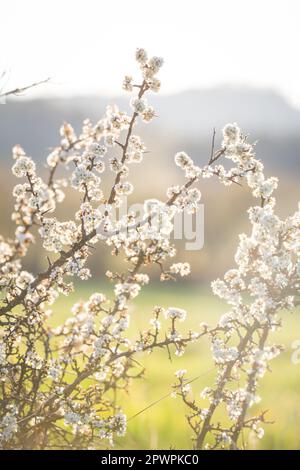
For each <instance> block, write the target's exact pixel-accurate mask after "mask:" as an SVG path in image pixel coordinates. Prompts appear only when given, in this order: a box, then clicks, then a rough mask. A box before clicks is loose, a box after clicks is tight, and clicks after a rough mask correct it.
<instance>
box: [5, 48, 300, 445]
mask: <svg viewBox="0 0 300 470" xmlns="http://www.w3.org/2000/svg"><path fill="white" fill-rule="evenodd" d="M136 60H137V62H138V63H139V66H140V70H141V75H142V78H141V81H140V82H139V83H136V82H135V81H134V80H133V78H132V77H130V76H126V77H125V79H124V82H123V88H124V90H126V91H128V92H130V93H134V96H133V97H132V99H131V101H130V104H131V108H132V113H131V114H130V115H128V114H127V113H125V112H122V111H120V110H119V109H118V108H117V107H116V106H109V107H108V108H107V110H106V114H105V116H104V118H103V119H101V120H100V121H98V122H97V123H96V124H93V123H92V122H90V120H85V121H84V123H83V127H82V132H81V134H80V135H76V134H75V132H74V130H73V128H72V127H71V125H70V124H67V123H65V124H63V126H62V127H61V129H60V134H61V141H60V144H59V146H57V147H56V148H55V149H54V150H52V152H51V153H50V155H48V157H47V169H48V176H47V178H46V179H45V178H42V177H40V176H38V173H37V169H36V165H35V163H34V161H33V160H32V159H31V158H30V157H29V156H28V155H26V153H25V151H24V150H23V149H22V148H21V147H20V146H16V147H15V148H14V149H13V158H14V160H15V162H14V165H13V167H12V171H13V174H14V175H15V176H16V177H17V178H20V179H22V182H21V183H20V184H17V185H16V186H15V187H14V190H13V195H14V198H15V207H14V212H13V215H12V218H13V220H14V221H15V223H16V226H17V228H16V231H15V236H14V238H13V239H4V238H3V237H1V238H0V270H1V281H0V286H1V292H2V300H1V303H2V305H1V307H0V327H1V336H0V338H1V339H0V376H1V387H0V395H1V409H0V443H1V447H2V448H4V449H9V448H15V449H23V448H24V449H28V448H34V449H49V448H74V449H76V448H87V447H90V448H97V447H101V446H103V445H104V446H112V445H113V443H114V440H115V437H116V436H123V435H124V434H125V432H126V416H125V414H124V413H123V411H122V410H121V408H120V406H119V402H118V396H119V394H118V392H119V391H120V390H127V389H128V387H129V386H130V380H131V379H133V378H137V377H140V375H141V373H140V372H139V371H137V370H136V367H135V364H136V360H135V357H136V355H137V354H138V353H139V352H140V351H147V352H153V351H155V350H156V349H161V348H166V349H167V352H168V354H170V351H175V354H176V355H182V354H183V353H184V351H185V348H186V347H187V345H188V344H189V343H190V342H193V341H196V340H198V339H200V338H201V337H202V336H206V335H209V336H210V338H211V341H212V351H213V357H214V360H215V363H216V368H217V370H218V376H217V381H216V387H215V388H211V389H205V391H204V392H203V397H205V398H207V399H208V400H209V402H210V404H209V406H208V408H204V407H202V406H199V405H198V404H196V402H195V401H193V400H192V399H191V398H190V395H189V390H190V387H189V384H188V383H187V381H186V379H185V371H179V372H178V373H177V378H178V384H176V386H175V391H176V392H177V393H178V394H180V395H181V396H182V398H183V400H184V401H185V403H186V404H187V406H189V407H190V409H191V415H190V416H189V418H188V420H189V423H190V425H191V427H192V429H193V431H194V433H195V447H196V448H202V446H203V444H204V443H205V440H206V437H207V436H208V435H211V434H212V435H213V437H214V443H213V444H212V445H211V446H212V447H213V448H216V447H219V446H227V447H231V448H236V447H238V446H239V437H240V434H241V431H242V430H243V429H244V428H251V429H254V430H255V431H256V432H257V434H258V435H261V434H262V431H261V429H260V428H259V427H258V423H259V422H260V421H264V414H261V415H260V416H259V417H257V418H251V419H248V418H247V417H246V412H247V410H248V408H249V406H250V405H251V404H252V403H255V402H256V401H257V399H258V397H257V395H256V386H257V379H258V377H259V376H261V375H262V374H263V373H264V371H265V370H266V368H267V361H268V360H269V359H271V358H272V357H274V356H275V355H276V354H278V352H279V348H278V347H276V346H267V345H266V341H267V338H268V335H269V332H270V331H271V330H274V329H276V328H277V327H278V326H279V324H280V321H279V319H278V318H277V316H276V312H277V311H278V310H279V309H281V308H283V307H288V308H292V307H293V305H294V304H295V295H296V292H297V291H298V290H299V271H300V268H299V266H300V264H299V211H298V212H296V214H295V215H294V216H292V217H290V218H288V219H287V220H285V221H282V220H280V219H279V218H278V217H277V216H276V215H275V214H274V206H275V200H274V198H273V197H272V192H273V190H274V189H275V188H276V186H277V180H276V179H275V178H269V179H265V177H264V175H263V165H262V163H261V162H259V161H258V160H257V159H256V158H255V155H254V150H253V146H251V145H250V144H248V143H247V140H246V138H245V137H244V136H243V135H242V134H241V132H240V130H239V128H238V127H237V126H236V125H227V126H226V127H225V128H224V130H223V135H224V140H223V145H222V148H221V149H220V150H218V151H216V152H215V151H214V149H213V151H212V154H211V156H210V159H209V162H208V164H207V165H205V166H204V167H203V168H200V167H198V166H196V165H195V164H194V162H193V160H192V159H191V158H190V157H189V156H188V155H187V154H186V153H184V152H179V153H178V154H176V156H175V163H176V165H178V166H179V167H180V168H181V169H182V171H183V175H184V177H185V182H184V183H183V184H182V185H181V186H179V185H176V186H172V187H171V188H168V189H167V191H166V196H167V198H166V200H165V201H159V200H156V199H151V200H148V201H145V202H144V213H143V215H142V217H141V216H140V215H137V214H136V213H134V212H133V211H128V212H127V213H126V214H125V216H122V217H121V218H119V219H116V217H115V210H116V208H120V207H122V205H123V203H124V197H127V196H129V195H130V194H131V193H132V192H133V190H134V188H133V185H132V183H131V182H130V181H129V172H130V168H131V166H132V165H133V164H134V163H141V162H142V160H143V158H144V156H145V152H146V148H145V145H144V143H143V142H142V140H141V138H140V137H139V136H138V135H136V134H134V129H135V125H136V124H137V123H138V122H139V121H141V120H142V121H144V122H149V121H151V120H152V119H153V118H154V117H155V111H154V109H153V108H152V106H150V105H149V104H148V101H147V99H146V97H145V96H146V94H147V93H148V92H151V91H152V92H157V91H159V88H160V81H159V79H158V78H157V74H158V72H159V70H160V68H161V66H162V65H163V60H162V59H161V58H159V57H152V58H148V56H147V53H146V51H145V50H144V49H138V50H137V52H136ZM135 92H136V93H135ZM223 157H225V158H227V159H229V160H230V162H231V168H230V169H229V170H226V169H225V167H224V166H222V165H220V164H217V161H218V160H219V159H221V158H223ZM59 168H60V169H61V170H63V171H65V173H66V177H64V178H58V176H57V171H58V169H59ZM109 172H110V173H112V174H113V183H112V186H111V188H110V190H109V191H108V193H107V194H106V193H105V191H104V189H103V186H102V183H101V179H102V178H103V175H104V174H105V173H109ZM212 176H216V177H217V178H218V179H219V181H220V182H221V183H222V184H225V185H230V184H233V183H239V181H240V180H241V179H242V178H245V179H246V181H247V183H248V185H249V187H250V188H251V189H252V192H253V195H254V197H257V198H259V199H260V201H261V205H260V206H259V207H253V208H251V209H250V211H249V214H250V221H251V224H252V226H253V230H252V234H251V236H249V237H247V236H246V235H242V236H241V239H240V246H239V249H238V252H237V254H236V262H237V264H238V267H237V269H233V270H231V271H229V272H228V273H226V275H225V278H224V281H220V280H218V281H215V282H214V283H213V290H214V292H215V293H216V294H218V295H219V296H221V297H222V298H224V299H226V300H227V301H228V303H229V304H230V305H231V306H232V308H231V311H230V312H228V313H227V314H225V315H224V316H223V317H222V318H221V320H220V322H219V324H218V325H217V326H216V327H215V328H214V329H209V328H208V327H207V326H204V327H203V329H202V330H201V331H200V332H192V331H188V332H186V333H182V332H181V331H180V330H179V327H178V323H179V322H183V321H184V320H185V318H186V315H187V312H186V311H185V310H183V309H180V308H177V307H172V306H170V307H168V308H166V309H164V308H162V307H160V306H157V307H154V308H153V312H152V315H151V317H150V319H149V328H148V329H147V330H145V331H143V332H141V333H140V335H139V337H137V338H135V339H134V340H132V339H131V340H130V339H129V337H128V331H127V330H128V327H129V323H130V315H129V303H130V301H131V300H132V299H134V298H136V297H137V296H138V295H139V294H140V293H141V292H142V289H143V286H144V285H145V284H148V283H149V280H150V279H149V276H148V274H147V273H145V272H142V271H144V270H145V269H146V268H147V267H148V266H149V265H157V267H158V268H159V270H160V273H161V280H162V281H163V280H169V279H173V278H176V276H186V275H188V274H189V272H190V267H189V264H188V263H184V262H177V263H173V264H171V266H169V267H167V263H168V262H169V260H170V258H173V257H174V256H175V254H176V248H175V246H174V245H173V244H172V243H171V241H170V234H171V233H172V230H173V221H174V216H175V215H176V214H177V213H180V212H183V211H188V212H189V213H193V212H195V211H197V209H198V207H199V201H200V197H201V193H200V191H199V190H198V189H197V188H195V187H194V186H193V185H194V184H195V183H197V182H198V181H199V179H200V178H210V177H212ZM67 186H70V187H71V188H72V189H73V190H75V191H77V192H79V193H80V195H81V204H80V207H79V208H78V211H77V212H76V214H75V217H74V218H73V219H72V220H68V221H61V220H59V219H58V218H57V217H55V211H56V207H57V205H58V204H59V203H61V202H62V201H63V200H64V197H65V188H66V187H67ZM37 239H39V240H40V241H41V243H42V245H43V249H44V250H45V257H46V259H47V260H48V268H47V269H46V270H45V271H43V272H41V273H39V274H36V275H33V274H31V273H29V272H27V271H25V270H24V268H23V263H22V260H23V258H24V257H25V256H26V255H27V253H28V250H29V248H30V246H31V245H32V244H33V243H34V242H35V241H36V240H37ZM97 243H102V244H105V245H107V246H108V247H110V249H111V250H112V255H122V256H123V257H124V259H125V260H126V261H127V262H128V269H127V270H126V271H124V272H122V273H118V272H114V273H112V272H107V273H106V275H107V277H108V278H109V279H110V280H111V282H113V283H114V297H113V298H111V299H109V298H107V297H106V296H105V295H104V294H102V293H98V292H96V293H94V294H92V295H91V297H90V298H89V299H88V300H86V301H85V302H78V303H76V304H75V305H74V306H73V308H72V310H71V315H70V317H69V318H68V319H67V320H66V321H65V322H64V323H63V324H61V325H60V326H58V327H55V328H54V327H53V326H51V322H49V318H50V317H51V314H52V311H51V305H52V304H53V303H54V302H55V301H56V299H57V297H58V296H59V295H61V294H63V295H68V294H69V293H70V292H71V291H72V290H73V288H74V287H73V284H72V282H71V278H75V279H76V278H79V279H81V280H86V279H88V278H90V276H91V273H90V271H89V268H88V267H87V261H88V259H89V257H90V255H91V254H92V250H93V247H94V245H96V244H97ZM247 293H249V294H250V296H252V297H253V299H254V300H253V302H252V303H249V301H248V296H247V295H246V294H247ZM162 317H164V318H165V320H166V321H167V322H168V323H169V326H168V328H167V330H164V328H162V326H161V319H162ZM243 377H244V385H243V387H241V385H240V384H241V382H242V380H243ZM234 384H237V387H236V388H233V387H232V385H234ZM222 405H224V406H226V407H227V410H228V415H229V418H230V420H231V422H232V424H231V425H230V427H228V426H227V427H226V426H225V425H221V424H220V423H217V424H213V421H212V419H213V416H214V413H215V410H216V409H217V408H218V407H219V406H222Z"/></svg>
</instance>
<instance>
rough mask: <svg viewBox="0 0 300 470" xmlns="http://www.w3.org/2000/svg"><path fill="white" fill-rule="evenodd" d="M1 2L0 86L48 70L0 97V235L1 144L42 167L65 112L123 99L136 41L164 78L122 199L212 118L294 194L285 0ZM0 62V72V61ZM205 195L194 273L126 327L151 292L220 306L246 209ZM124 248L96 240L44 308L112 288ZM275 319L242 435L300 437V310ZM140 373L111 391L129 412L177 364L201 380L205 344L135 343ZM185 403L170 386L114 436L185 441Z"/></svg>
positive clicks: (182, 302)
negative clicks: (252, 425)
mask: <svg viewBox="0 0 300 470" xmlns="http://www.w3.org/2000/svg"><path fill="white" fill-rule="evenodd" d="M1 7H2V12H1V15H0V72H1V71H6V72H7V73H6V80H5V83H4V82H3V83H2V86H3V87H4V91H5V89H11V88H14V87H16V86H25V85H27V84H30V83H32V82H35V81H38V80H42V79H44V78H46V77H48V76H49V77H51V80H50V82H49V83H47V84H45V85H41V86H39V87H37V88H35V89H32V90H30V91H28V92H27V93H26V94H25V95H24V96H18V97H13V98H11V99H9V100H7V102H6V104H3V105H0V187H1V198H0V232H1V233H3V234H4V235H6V236H9V235H12V234H13V230H14V227H13V225H12V223H11V221H10V213H11V211H12V208H13V199H12V196H11V188H12V186H13V185H14V184H15V181H14V179H13V177H12V174H11V171H10V166H11V163H12V160H11V148H12V146H13V145H15V144H17V143H18V144H20V145H21V146H23V147H24V148H25V150H26V151H27V152H28V154H30V155H31V156H32V157H33V158H34V159H35V161H36V162H37V165H38V166H39V169H40V172H41V173H43V172H44V171H45V168H44V161H45V157H46V156H47V154H48V153H49V151H50V149H51V147H53V146H55V145H57V143H58V142H59V132H58V129H59V126H60V125H61V123H62V122H63V121H67V122H70V123H71V124H72V125H73V127H74V128H75V130H76V131H79V130H80V126H81V123H82V121H83V119H85V118H87V117H89V118H91V119H92V120H94V121H96V120H98V119H99V118H100V117H101V116H102V115H103V113H104V110H105V106H106V105H107V104H110V103H117V104H118V105H119V106H120V108H122V109H128V101H129V96H128V95H126V94H125V93H122V90H121V82H122V79H123V76H124V74H125V73H131V74H133V75H134V76H137V77H138V68H137V67H136V64H135V63H134V51H135V48H136V47H145V48H146V49H147V50H149V53H150V54H155V55H162V56H163V57H164V58H165V60H166V63H165V65H164V67H163V69H162V73H161V76H160V78H161V80H162V91H161V93H159V95H153V96H151V97H149V101H150V103H151V104H153V106H154V107H155V109H156V112H157V115H158V118H157V119H156V120H155V122H153V123H151V124H149V125H146V126H139V127H138V129H137V130H136V132H137V133H140V134H141V136H142V137H143V139H144V141H145V143H146V145H147V147H148V150H149V153H148V154H147V156H146V158H145V162H144V165H142V166H141V167H140V168H138V166H136V167H135V168H136V170H135V172H134V173H133V172H132V178H131V180H132V182H133V183H134V184H135V188H136V192H135V196H134V199H133V201H135V202H138V201H142V200H143V199H144V198H148V197H157V198H160V197H164V196H165V190H166V187H167V186H168V185H171V184H174V183H175V182H177V181H178V182H180V181H181V174H180V172H179V171H177V170H176V168H175V165H174V164H173V156H174V153H175V152H177V151H179V150H185V151H187V152H188V153H189V154H190V155H191V156H192V157H193V159H194V160H195V161H196V162H197V163H198V164H200V165H201V164H205V163H206V162H207V160H208V156H209V152H210V145H211V136H212V130H213V128H216V131H217V136H216V145H218V144H219V143H220V132H221V128H222V126H223V125H224V124H225V123H227V122H231V121H234V122H237V123H238V124H239V125H240V126H241V127H242V129H243V130H244V131H245V132H246V133H249V134H250V140H252V141H257V146H256V149H257V154H258V156H259V157H260V158H261V159H262V161H263V162H264V164H265V167H266V173H267V174H268V175H276V176H278V177H279V178H280V186H279V189H278V190H277V197H278V211H279V213H280V214H281V215H287V214H289V213H291V212H292V211H294V210H295V209H296V207H297V203H298V199H299V176H300V175H299V173H300V172H299V155H300V137H299V129H300V85H299V83H300V80H299V78H300V77H299V72H300V66H299V61H298V59H297V57H298V45H299V40H300V30H299V28H298V20H299V13H300V5H299V2H298V1H297V0H295V1H294V0H285V1H283V0H273V1H272V0H270V1H269V0H263V1H258V0H252V1H250V0H242V1H240V0H239V1H238V0H227V1H226V2H224V1H222V0H210V1H208V0H195V1H193V0H186V2H184V5H183V4H182V2H180V1H177V0H173V1H169V0H165V1H164V2H159V1H157V0H153V1H152V2H150V3H149V2H145V1H143V0H140V1H137V0H131V1H129V2H121V1H117V0H113V1H111V2H104V1H93V0H85V1H84V2H83V1H78V2H71V1H67V0H64V1H59V2H58V1H55V0H51V1H50V0H44V1H43V2H35V1H33V0H27V2H22V1H19V0H12V1H9V2H8V1H5V0H4V1H3V2H2V4H1ZM0 75H1V73H0ZM200 189H201V191H202V203H203V204H204V208H205V243H204V248H203V249H202V250H201V251H196V252H188V251H185V249H184V243H182V242H178V243H177V246H178V252H179V253H178V259H183V260H186V261H189V262H190V263H191V266H192V275H191V276H190V277H189V280H188V281H185V282H183V283H181V285H179V284H178V285H176V286H174V285H169V284H162V285H161V284H159V281H158V273H157V272H156V271H152V272H151V276H152V281H153V282H152V285H151V286H150V287H147V288H146V289H145V292H144V295H141V297H140V299H138V300H137V301H136V302H135V303H134V304H133V305H132V307H131V308H132V326H131V334H132V335H135V334H136V333H137V332H138V331H139V330H140V329H142V328H143V327H144V326H145V325H146V324H147V322H148V320H149V314H150V312H151V309H152V307H153V306H154V305H157V304H161V305H163V306H168V305H174V306H178V307H182V308H185V309H187V310H188V312H189V320H188V323H187V328H188V327H191V328H193V329H196V328H197V327H198V326H199V323H200V322H202V321H205V322H207V323H209V324H214V323H215V322H216V321H217V319H218V317H219V316H220V315H221V313H222V312H224V309H226V306H224V305H223V304H222V303H221V302H220V301H219V300H218V299H215V298H214V297H212V295H211V293H210V290H209V285H210V282H211V281H212V280H213V279H214V278H216V277H218V276H222V274H223V273H224V271H225V270H226V269H228V268H230V267H232V266H233V255H234V251H235V248H236V245H237V242H238V234H239V233H240V232H241V231H247V230H249V225H248V221H247V216H246V213H245V211H246V209H247V207H249V205H250V204H251V197H250V196H249V194H247V190H246V188H243V187H238V186H233V187H230V188H224V187H221V186H220V185H219V184H218V183H217V182H212V181H211V180H210V181H209V182H208V183H205V182H203V184H201V188H200ZM77 202H78V200H77V199H76V197H75V195H74V193H72V197H71V198H69V199H67V200H66V202H64V203H63V204H62V206H61V208H60V209H59V212H58V216H59V217H60V218H61V219H67V218H69V217H70V214H73V213H74V212H75V211H76V204H77ZM120 265H122V261H121V260H119V259H118V258H113V259H112V258H111V256H110V252H109V250H107V249H101V248H99V249H97V252H96V253H95V256H94V257H93V259H92V260H91V262H90V267H91V269H92V272H93V275H94V277H93V281H91V282H85V283H81V284H78V285H76V291H75V293H74V294H72V295H71V296H70V297H69V298H68V299H67V300H66V299H62V300H59V301H58V302H57V304H56V306H55V315H54V319H53V321H54V322H59V321H61V320H62V319H63V318H65V317H66V316H67V315H68V311H69V309H70V307H71V305H72V303H74V301H76V300H78V298H86V297H87V296H88V295H89V294H90V293H92V292H93V291H94V290H97V291H99V290H102V291H105V292H108V293H109V292H111V289H112V288H111V286H109V285H108V283H107V281H106V280H105V277H104V275H103V273H105V271H106V270H107V269H108V268H109V269H112V270H113V269H119V268H120ZM25 267H26V268H27V269H28V270H30V271H32V272H37V271H38V270H40V269H43V268H44V267H45V259H44V257H43V256H42V254H41V251H40V249H39V247H38V245H36V246H35V247H33V248H32V249H31V250H30V253H29V255H28V258H27V259H26V261H25ZM282 316H283V317H284V328H283V329H282V331H281V332H279V333H277V335H276V341H277V342H279V343H280V344H283V346H284V347H285V352H284V353H283V354H282V355H281V356H280V357H279V358H278V359H276V360H274V361H273V368H272V373H269V374H268V376H267V377H266V378H265V380H264V381H263V385H262V389H261V394H262V397H263V401H262V403H261V404H260V405H259V406H260V407H263V408H264V409H266V408H267V409H269V410H270V415H269V416H270V420H273V421H274V424H273V425H270V426H268V427H267V429H266V434H265V437H264V438H263V439H262V441H260V442H256V441H254V440H250V441H249V443H248V444H249V446H250V447H251V448H258V447H259V448H274V449H275V448H276V449H278V448H298V449H299V448H300V435H299V431H298V430H299V424H300V405H299V392H300V365H298V366H297V365H294V364H293V363H292V361H291V355H292V352H293V350H292V346H291V345H292V343H293V341H294V340H296V339H299V338H300V328H299V327H300V311H296V312H294V313H293V314H288V313H286V312H282ZM140 362H141V364H142V366H146V368H147V372H146V375H145V378H144V379H143V380H141V381H138V382H136V383H135V384H133V389H132V393H131V394H130V395H129V396H128V397H127V396H126V397H122V400H123V402H124V407H125V412H127V414H128V416H134V415H135V414H136V413H138V412H139V411H141V410H143V409H144V408H146V407H147V406H148V405H150V404H151V403H152V402H155V401H156V400H159V399H160V398H161V397H163V396H165V395H167V394H168V393H169V392H170V384H171V383H172V381H173V374H174V371H176V370H177V369H178V368H181V367H184V368H187V369H188V370H189V376H190V377H191V378H193V377H198V376H200V377H199V378H198V379H197V380H196V381H195V384H194V390H195V394H197V393H198V392H199V390H201V388H202V387H203V386H204V385H206V384H209V383H211V382H212V381H213V378H214V372H213V370H212V364H211V359H210V352H209V350H208V347H207V344H205V343H203V344H199V345H198V344H195V345H193V346H192V347H191V348H190V349H189V351H188V352H187V354H186V356H184V357H183V358H180V359H178V358H177V359H174V360H173V362H172V363H170V361H169V360H168V357H167V355H165V354H164V353H159V354H158V353H155V354H153V355H152V356H143V355H141V357H140ZM183 414H184V409H183V408H182V406H181V404H180V403H179V401H178V402H175V401H174V399H172V398H169V397H168V398H164V399H163V400H162V401H160V402H158V403H157V404H156V405H154V406H152V407H151V408H149V409H148V410H146V411H144V412H143V413H141V414H140V415H138V416H136V417H135V418H133V419H131V420H130V421H129V428H128V434H127V436H126V438H125V440H122V441H120V442H119V443H118V447H119V448H121V449H122V448H123V449H127V448H169V447H175V448H186V447H188V446H189V445H190V440H189V439H190V431H189V429H188V427H187V426H186V425H185V424H184V423H183V419H182V417H183Z"/></svg>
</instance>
